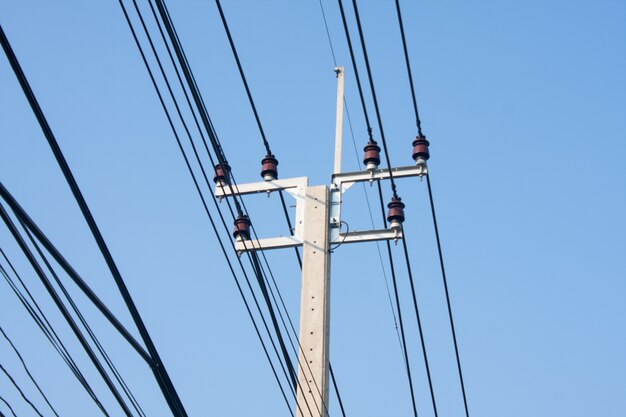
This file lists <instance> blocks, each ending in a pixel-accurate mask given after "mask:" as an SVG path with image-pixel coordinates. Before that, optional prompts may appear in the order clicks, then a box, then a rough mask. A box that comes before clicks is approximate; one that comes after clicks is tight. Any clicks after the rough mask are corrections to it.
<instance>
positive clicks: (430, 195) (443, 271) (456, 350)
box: [426, 173, 469, 417]
mask: <svg viewBox="0 0 626 417" xmlns="http://www.w3.org/2000/svg"><path fill="white" fill-rule="evenodd" d="M426 184H427V186H428V198H429V200H430V211H431V213H432V217H433V225H434V226H435V237H436V239H437V251H438V252H439V264H440V266H441V276H442V278H443V288H444V290H445V293H446V303H447V306H448V317H449V318H450V328H451V329H452V340H453V341H454V353H455V355H456V365H457V369H458V371H459V380H460V382H461V391H462V392H463V405H464V406H465V415H466V417H469V408H468V406H467V396H466V393H465V383H464V381H463V371H462V370H461V357H460V355H459V345H458V342H457V339H456V331H455V329H454V319H453V318H452V307H451V303H450V292H449V291H448V280H447V278H446V269H445V267H444V263H443V251H442V250H441V239H440V238H439V227H438V226H437V216H436V215H435V203H434V201H433V193H432V189H431V187H430V173H429V174H427V175H426Z"/></svg>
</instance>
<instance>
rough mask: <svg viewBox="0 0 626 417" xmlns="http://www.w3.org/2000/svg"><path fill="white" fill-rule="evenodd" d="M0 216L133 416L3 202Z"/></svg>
mask: <svg viewBox="0 0 626 417" xmlns="http://www.w3.org/2000/svg"><path fill="white" fill-rule="evenodd" d="M0 217H1V218H2V220H3V221H4V223H5V224H6V226H7V228H8V229H9V231H10V232H11V235H13V238H14V239H15V240H16V242H17V244H18V245H19V247H20V249H21V250H22V252H23V253H24V255H25V256H26V258H27V259H28V261H29V263H30V264H31V266H32V268H33V269H34V270H35V273H36V274H37V276H38V277H39V279H40V280H41V282H42V284H43V285H44V287H45V288H46V290H47V291H48V294H50V297H52V300H53V301H54V303H55V304H56V306H57V308H58V309H59V311H60V312H61V314H62V315H63V318H65V321H66V322H67V323H68V324H69V326H70V328H71V329H72V332H73V333H74V335H75V336H76V338H77V339H78V341H79V342H80V344H81V346H82V347H83V349H84V350H85V352H86V353H87V355H88V356H89V359H90V360H91V362H92V363H93V365H94V366H95V367H96V369H97V370H98V373H99V374H100V376H101V377H102V379H103V380H104V382H105V383H106V385H107V387H108V388H109V390H110V391H111V393H112V394H113V396H114V397H115V399H116V400H117V402H118V404H119V405H120V407H121V408H122V410H123V411H124V413H125V414H126V415H127V416H129V417H132V413H131V412H130V410H129V409H128V406H127V405H126V402H125V401H124V399H123V398H122V397H121V395H120V393H119V391H118V390H117V388H116V387H115V385H114V384H113V381H111V379H110V378H109V375H108V374H107V373H106V371H105V370H104V368H103V367H102V364H101V363H100V361H99V360H98V358H97V356H96V355H95V353H94V351H93V349H92V348H91V346H90V345H89V343H88V342H87V340H86V339H85V336H84V335H83V334H82V332H81V331H80V329H79V328H78V326H77V324H76V322H75V321H74V319H73V318H72V316H71V315H70V313H69V311H68V310H67V308H66V307H65V305H64V304H63V301H62V300H61V298H60V297H59V295H58V294H57V292H56V291H55V289H54V287H53V286H52V283H51V282H50V280H49V279H48V277H47V276H46V274H45V273H44V271H43V270H42V268H41V266H40V265H39V263H38V262H37V260H36V259H35V257H34V255H33V253H32V252H31V251H30V249H29V248H28V245H27V244H26V242H25V241H24V239H23V238H22V236H21V235H20V233H19V231H18V230H17V227H16V226H15V224H14V223H13V221H12V220H11V218H10V217H9V215H8V213H7V212H6V210H5V209H4V207H3V206H2V204H0Z"/></svg>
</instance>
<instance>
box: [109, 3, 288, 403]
mask: <svg viewBox="0 0 626 417" xmlns="http://www.w3.org/2000/svg"><path fill="white" fill-rule="evenodd" d="M120 6H121V7H122V11H123V12H124V16H125V18H126V21H127V23H128V25H129V28H130V30H131V33H132V35H133V38H134V40H135V43H136V44H137V47H138V49H139V52H140V54H141V57H142V60H143V62H144V64H145V66H146V69H147V71H148V75H149V76H150V79H151V81H152V84H153V86H154V88H155V91H156V93H157V96H158V98H159V101H160V103H161V106H162V108H163V110H164V112H165V115H166V118H167V120H168V123H169V125H170V128H171V130H172V132H173V134H174V137H175V139H176V142H177V144H178V148H179V150H180V151H181V154H182V156H183V159H184V161H185V164H186V166H187V169H188V171H189V173H190V175H191V177H192V180H193V182H194V186H195V189H196V191H197V193H198V195H199V197H200V199H201V202H202V205H203V207H204V211H205V213H206V214H207V217H208V218H209V221H210V223H211V226H212V228H213V230H214V232H215V234H216V237H217V238H218V243H219V245H220V248H221V249H222V253H223V254H224V257H225V259H226V260H227V263H228V267H229V269H230V271H231V274H232V276H233V278H234V280H235V283H236V285H237V289H238V291H239V294H240V296H241V298H242V300H243V301H244V305H245V307H246V311H247V312H248V315H249V317H250V319H251V321H252V323H253V326H254V328H255V332H256V334H257V336H258V338H259V341H260V342H261V346H262V348H263V351H264V353H265V355H266V358H267V360H268V362H269V364H270V368H271V370H272V373H273V374H274V377H275V379H276V381H277V383H278V386H279V389H280V391H281V393H282V396H283V398H284V400H285V403H286V405H287V408H288V409H289V410H290V412H291V414H292V415H293V412H292V411H291V408H290V405H289V401H288V400H287V397H286V394H285V391H284V389H283V387H282V383H281V381H280V378H279V377H278V374H277V373H276V370H275V368H274V364H273V362H272V360H271V357H270V355H269V352H268V351H267V348H266V346H265V342H264V341H263V338H262V336H261V333H260V331H259V329H258V326H257V324H256V321H255V319H254V316H253V314H252V311H251V310H250V307H249V305H248V302H247V300H246V298H245V295H244V293H243V289H242V287H241V285H240V283H239V281H238V279H237V276H236V273H235V271H234V269H233V267H232V264H231V262H230V259H229V257H228V255H227V254H226V249H225V247H224V244H223V242H222V239H221V237H220V234H219V233H218V231H217V226H216V225H215V222H214V221H213V218H212V216H211V214H210V212H209V209H208V206H207V204H206V201H205V199H204V196H203V193H202V191H201V189H200V185H199V183H198V181H197V179H196V176H195V174H194V172H193V169H192V167H191V165H190V162H189V160H188V158H187V156H186V153H185V151H184V148H183V146H182V143H181V141H180V138H179V136H178V133H177V131H176V128H175V127H174V124H173V121H172V119H171V116H170V114H169V111H168V110H167V107H166V105H165V102H164V101H163V97H162V95H161V92H160V90H159V88H158V86H157V84H156V80H155V79H154V75H153V74H152V70H151V69H150V66H149V65H148V62H147V59H146V57H145V54H144V52H143V49H142V47H141V45H140V43H139V40H138V39H137V36H136V33H135V30H134V28H133V26H132V24H131V22H130V19H129V17H128V14H127V12H126V8H125V7H124V5H123V3H122V2H121V1H120ZM153 13H154V9H153ZM155 19H156V15H155ZM157 23H158V19H157ZM159 28H160V25H159ZM172 29H173V28H172ZM161 34H162V32H161ZM162 36H163V34H162ZM164 41H165V39H164ZM165 44H166V46H167V42H166V41H165ZM168 51H169V47H168ZM170 58H171V59H172V61H173V57H172V56H171V54H170ZM174 68H176V66H175V64H174ZM177 74H178V71H177ZM179 81H180V82H181V85H182V80H181V79H180V77H179ZM183 91H185V90H184V86H183ZM185 96H186V97H187V95H186V93H185ZM187 101H188V104H189V106H190V108H191V109H192V114H194V119H195V113H193V107H192V106H191V103H190V102H189V100H187ZM196 123H197V121H196ZM198 129H199V131H200V134H201V136H202V131H201V129H200V127H199V125H198ZM202 137H203V136H202ZM203 141H204V137H203ZM204 143H205V148H206V150H207V152H208V148H207V147H206V142H204ZM196 157H197V158H199V157H198V155H197V152H196ZM209 157H210V154H209ZM213 201H214V204H215V205H216V207H217V202H216V201H215V197H214V196H213ZM218 213H220V218H221V219H222V223H224V219H223V217H222V215H221V212H220V211H219V208H218ZM224 225H225V223H224ZM231 244H232V243H231ZM239 264H240V266H241V267H242V270H243V265H242V264H241V261H240V260H239ZM243 271H244V276H245V279H246V281H247V283H248V287H249V288H250V289H252V287H251V286H250V283H249V281H248V278H247V275H246V274H245V270H243ZM252 295H253V297H254V298H255V296H254V292H252ZM255 304H256V306H257V308H260V307H259V305H258V302H257V301H256V298H255ZM259 311H260V310H259ZM261 318H262V319H263V321H264V318H263V315H262V314H261ZM264 324H265V322H264ZM265 327H266V330H267V325H266V324H265ZM268 332H269V330H268ZM270 341H271V342H272V345H273V346H274V343H273V339H272V338H271V335H270ZM274 350H276V348H275V346H274ZM279 363H280V364H281V366H282V362H281V361H280V360H279ZM283 370H284V368H283Z"/></svg>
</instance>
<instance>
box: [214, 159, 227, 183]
mask: <svg viewBox="0 0 626 417" xmlns="http://www.w3.org/2000/svg"><path fill="white" fill-rule="evenodd" d="M224 167H225V168H226V169H225V170H224V169H223V168H222V165H221V164H217V165H215V176H214V177H213V182H214V183H218V182H227V181H226V175H227V174H229V173H230V165H228V162H226V161H224Z"/></svg>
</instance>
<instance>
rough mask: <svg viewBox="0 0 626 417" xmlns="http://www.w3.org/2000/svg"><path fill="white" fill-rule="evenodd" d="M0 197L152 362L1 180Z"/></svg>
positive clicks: (114, 323) (108, 318) (91, 298)
mask: <svg viewBox="0 0 626 417" xmlns="http://www.w3.org/2000/svg"><path fill="white" fill-rule="evenodd" d="M0 197H1V198H2V199H3V200H4V201H5V202H6V203H7V205H8V206H9V207H10V208H11V210H12V211H13V213H15V216H16V217H17V218H18V220H19V221H20V223H23V224H24V225H25V226H26V227H27V228H28V230H29V231H30V232H31V233H33V234H34V235H35V237H36V238H37V240H39V241H40V242H41V244H42V245H43V246H44V248H46V250H47V251H48V253H50V255H52V257H53V258H54V259H55V260H56V262H57V263H58V264H59V265H61V267H62V268H63V269H64V270H65V272H66V273H67V275H68V276H69V277H70V278H72V280H73V281H74V282H75V283H76V285H77V286H78V288H80V289H81V291H83V293H84V294H85V295H86V296H87V298H89V300H90V301H91V302H92V303H93V304H94V305H95V306H96V307H97V308H98V310H100V312H101V313H102V314H103V315H104V316H105V317H106V319H107V320H109V322H110V323H111V324H112V325H113V326H114V327H115V328H116V329H117V330H118V331H119V332H120V334H121V335H122V336H123V337H124V338H125V339H126V340H127V341H128V342H129V344H130V345H131V346H132V347H133V348H134V349H135V350H136V351H137V353H139V355H141V357H142V358H143V359H144V360H145V361H146V362H147V363H148V364H151V358H150V355H148V353H147V352H146V351H145V350H144V349H143V347H142V346H141V345H140V344H139V343H138V342H137V340H135V338H134V337H133V336H132V335H131V334H130V333H129V332H128V330H126V328H125V327H124V326H123V325H122V323H120V322H119V320H118V319H117V318H116V317H115V316H114V315H113V313H111V311H110V310H109V309H108V308H107V307H106V305H105V304H104V303H103V302H102V301H101V300H100V299H99V298H98V296H97V295H96V294H95V293H94V292H93V290H92V289H91V288H90V287H89V285H87V283H86V282H85V281H84V280H83V279H82V278H81V276H80V275H79V274H78V273H77V272H76V270H74V268H73V267H72V266H71V265H70V264H69V262H68V261H67V260H66V259H65V258H64V257H63V255H62V254H61V253H60V252H59V251H58V249H57V248H56V247H55V246H54V244H53V243H52V242H50V240H49V239H48V238H47V237H46V235H45V234H44V233H43V232H42V231H41V229H40V228H39V227H38V226H37V224H36V223H35V222H34V221H33V220H32V218H31V217H30V216H29V215H28V213H26V211H25V210H24V209H23V208H22V206H20V204H19V203H18V202H17V200H15V198H14V197H13V195H11V193H10V192H9V190H7V189H6V187H5V186H4V185H3V184H2V183H1V182H0Z"/></svg>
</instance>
